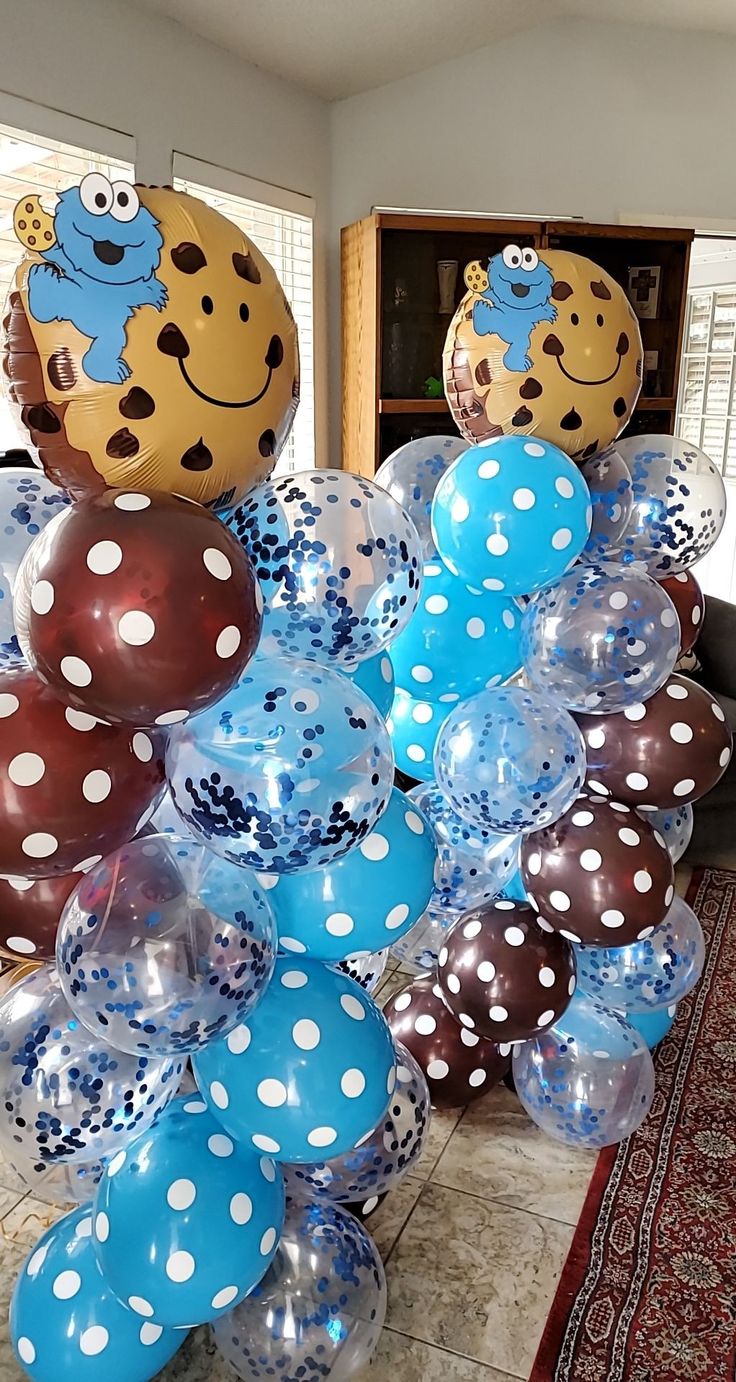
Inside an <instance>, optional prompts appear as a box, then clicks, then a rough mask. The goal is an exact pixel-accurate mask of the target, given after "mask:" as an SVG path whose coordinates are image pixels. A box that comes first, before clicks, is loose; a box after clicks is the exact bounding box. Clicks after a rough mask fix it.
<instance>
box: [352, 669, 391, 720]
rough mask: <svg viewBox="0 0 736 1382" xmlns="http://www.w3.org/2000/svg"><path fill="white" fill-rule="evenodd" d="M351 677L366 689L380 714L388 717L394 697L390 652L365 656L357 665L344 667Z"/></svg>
mask: <svg viewBox="0 0 736 1382" xmlns="http://www.w3.org/2000/svg"><path fill="white" fill-rule="evenodd" d="M343 670H344V671H345V673H346V675H348V676H349V677H350V679H351V681H354V682H355V685H356V686H359V687H360V689H361V691H365V694H366V696H367V697H368V699H369V701H373V704H374V705H375V707H376V709H377V711H378V713H379V715H381V716H382V717H383V719H384V720H385V719H386V716H387V715H388V713H389V711H390V709H391V703H392V701H393V698H394V682H395V678H394V669H393V664H392V662H391V658H390V657H389V655H388V653H376V656H375V657H367V658H364V660H363V661H362V662H359V663H358V664H357V666H356V667H345V668H344V669H343Z"/></svg>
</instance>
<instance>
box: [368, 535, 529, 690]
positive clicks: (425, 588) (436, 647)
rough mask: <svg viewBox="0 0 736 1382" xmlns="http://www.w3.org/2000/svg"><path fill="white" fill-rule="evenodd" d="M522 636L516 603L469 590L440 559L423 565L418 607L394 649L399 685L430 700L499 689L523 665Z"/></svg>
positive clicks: (504, 597) (480, 591) (486, 593)
mask: <svg viewBox="0 0 736 1382" xmlns="http://www.w3.org/2000/svg"><path fill="white" fill-rule="evenodd" d="M520 633H521V612H520V610H519V608H518V606H517V605H516V602H515V601H514V600H512V599H509V598H508V597H506V596H504V595H494V594H491V593H490V592H489V591H485V590H476V589H474V588H472V587H471V586H468V585H466V583H465V581H463V580H461V579H460V577H459V576H453V575H452V573H451V572H450V571H448V569H447V567H446V566H445V565H444V564H443V562H441V561H439V560H437V559H436V560H435V561H428V562H425V564H424V571H423V578H422V593H421V596H420V599H419V604H418V606H417V608H416V610H415V612H414V614H413V615H412V618H411V619H410V621H409V623H408V625H407V627H406V628H405V629H404V631H403V633H401V634H399V637H398V638H397V639H396V641H395V642H394V643H392V645H391V661H392V663H393V667H394V674H395V676H396V681H397V682H398V684H399V686H401V687H403V688H404V690H406V691H408V692H410V693H411V695H412V696H415V697H417V698H419V699H421V698H422V697H424V696H427V697H429V699H430V700H431V701H440V700H441V698H442V697H448V696H451V695H452V694H453V693H454V694H455V695H456V696H469V695H470V694H471V692H473V691H480V690H481V689H482V688H483V687H484V686H498V685H499V684H500V683H501V682H503V681H507V680H508V678H509V677H511V676H513V675H514V673H515V672H518V670H519V668H520V666H521V649H520ZM442 703H443V704H447V701H444V702H442Z"/></svg>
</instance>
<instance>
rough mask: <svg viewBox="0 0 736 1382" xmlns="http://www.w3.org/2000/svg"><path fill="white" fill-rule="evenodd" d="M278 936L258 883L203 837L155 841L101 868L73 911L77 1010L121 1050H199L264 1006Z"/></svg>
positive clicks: (68, 963)
mask: <svg viewBox="0 0 736 1382" xmlns="http://www.w3.org/2000/svg"><path fill="white" fill-rule="evenodd" d="M276 948H277V937H276V926H275V922H274V918H273V913H272V910H271V907H270V905H269V902H268V900H267V897H266V894H265V893H264V892H263V891H262V889H261V888H260V887H259V886H258V883H257V881H256V875H254V874H251V873H249V872H244V871H243V870H242V869H240V868H237V867H236V866H235V865H234V864H231V863H229V862H228V861H227V860H226V859H220V858H218V856H217V855H216V854H213V853H212V851H211V850H209V849H205V848H204V846H203V845H200V844H197V843H196V842H195V841H194V840H183V839H180V838H178V837H177V836H176V835H168V834H160V835H147V836H143V837H141V838H139V839H137V840H133V841H131V843H130V844H127V845H123V846H122V847H121V848H120V849H117V850H115V852H114V853H113V854H110V855H108V857H107V858H106V859H104V860H103V861H102V862H101V863H99V864H96V865H95V866H94V868H92V869H91V870H90V871H89V873H88V874H87V875H86V876H85V877H84V878H83V879H82V881H81V882H80V883H79V885H78V887H77V888H76V889H75V891H74V892H73V893H72V895H71V897H70V898H69V901H68V902H67V904H66V906H65V908H64V911H63V913H62V917H61V921H60V923H59V930H58V934H57V940H56V962H57V969H58V972H59V976H60V979H61V985H62V988H63V990H64V993H65V995H66V998H67V1000H68V1002H69V1006H70V1007H71V1008H72V1010H73V1011H74V1012H75V1013H76V1015H77V1017H79V1018H80V1020H81V1021H82V1022H83V1023H84V1025H85V1027H87V1028H88V1029H89V1031H91V1032H92V1033H94V1034H95V1035H97V1036H99V1037H101V1038H102V1039H104V1040H107V1041H108V1042H110V1043H111V1044H112V1045H113V1046H115V1047H116V1048H117V1049H118V1050H120V1051H129V1052H131V1054H133V1055H136V1054H137V1053H139V1052H143V1053H145V1054H150V1055H169V1054H183V1053H188V1052H190V1051H196V1050H197V1048H198V1047H200V1046H202V1045H204V1044H206V1042H208V1041H212V1039H213V1037H216V1036H221V1035H225V1034H226V1033H227V1032H229V1031H230V1030H231V1029H232V1028H233V1027H235V1026H237V1024H238V1023H239V1022H242V1021H243V1019H244V1018H245V1017H246V1016H247V1014H248V1013H249V1012H250V1010H251V1008H253V1007H255V1005H256V1003H257V1002H258V1000H259V998H260V997H261V994H262V993H263V992H264V990H265V988H266V985H267V984H268V981H269V979H270V977H271V974H272V971H273V966H274V963H275V959H276Z"/></svg>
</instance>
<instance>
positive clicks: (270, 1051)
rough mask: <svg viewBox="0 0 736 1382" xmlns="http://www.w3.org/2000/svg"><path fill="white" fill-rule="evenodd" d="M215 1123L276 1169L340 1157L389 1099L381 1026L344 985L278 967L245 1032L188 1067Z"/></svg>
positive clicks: (334, 976)
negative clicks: (321, 1156)
mask: <svg viewBox="0 0 736 1382" xmlns="http://www.w3.org/2000/svg"><path fill="white" fill-rule="evenodd" d="M193 1064H194V1073H195V1076H196V1080H197V1084H198V1085H199V1088H200V1090H201V1091H202V1095H203V1097H204V1098H205V1099H206V1101H207V1103H208V1105H209V1107H210V1110H211V1112H212V1114H213V1116H214V1117H216V1118H217V1119H218V1121H219V1122H220V1123H222V1125H223V1128H224V1129H225V1131H226V1132H228V1133H229V1134H230V1135H231V1136H232V1137H234V1138H235V1139H236V1140H239V1141H242V1142H243V1143H244V1144H245V1145H246V1146H248V1147H255V1149H256V1151H260V1152H266V1153H267V1154H268V1155H269V1156H275V1157H278V1158H279V1160H280V1161H307V1162H310V1161H313V1160H314V1157H315V1153H317V1154H318V1153H319V1152H321V1151H324V1152H326V1153H327V1152H328V1149H329V1153H328V1154H329V1155H330V1156H340V1155H341V1153H342V1152H346V1151H348V1150H349V1149H350V1148H351V1147H354V1146H355V1144H356V1142H358V1141H359V1140H360V1138H361V1137H364V1136H365V1134H366V1133H368V1132H371V1131H372V1129H373V1128H374V1127H375V1126H376V1123H377V1122H378V1120H379V1118H381V1117H382V1116H383V1114H384V1112H385V1109H386V1106H387V1104H388V1101H389V1098H390V1096H391V1094H392V1093H393V1090H394V1084H395V1082H396V1072H395V1063H394V1049H393V1044H392V1040H391V1033H390V1032H389V1029H388V1026H387V1023H386V1020H385V1018H384V1017H383V1014H382V1013H380V1012H379V1010H378V1008H377V1007H376V1005H375V1003H374V1002H373V1001H372V999H371V998H369V997H368V995H367V994H366V993H365V992H364V991H363V989H361V988H360V986H359V985H358V984H356V983H355V982H354V981H353V980H352V979H349V978H348V977H347V975H345V974H342V973H340V971H339V970H336V969H328V968H327V967H326V966H325V965H322V964H320V963H319V962H318V961H317V960H308V959H300V958H298V957H288V958H281V959H279V960H277V962H276V970H275V973H274V976H273V979H272V980H271V983H270V984H269V986H268V989H267V990H266V993H265V995H264V997H263V999H262V1000H261V1002H260V1003H259V1005H258V1007H257V1008H256V1009H255V1012H253V1013H252V1014H251V1016H250V1017H249V1019H248V1022H247V1023H244V1024H243V1025H242V1026H240V1027H236V1028H235V1030H234V1031H233V1032H231V1033H230V1035H229V1036H228V1037H226V1038H225V1039H224V1040H222V1041H215V1042H212V1043H210V1045H209V1046H207V1047H205V1048H204V1049H203V1050H202V1051H200V1052H198V1053H196V1054H195V1055H194V1057H193Z"/></svg>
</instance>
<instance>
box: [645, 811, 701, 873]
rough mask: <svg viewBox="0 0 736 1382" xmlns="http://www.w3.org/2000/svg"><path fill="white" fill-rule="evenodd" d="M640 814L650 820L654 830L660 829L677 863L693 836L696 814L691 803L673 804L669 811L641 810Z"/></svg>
mask: <svg viewBox="0 0 736 1382" xmlns="http://www.w3.org/2000/svg"><path fill="white" fill-rule="evenodd" d="M639 814H640V815H641V816H643V818H644V820H645V821H648V822H649V824H650V825H651V827H652V829H653V830H658V831H659V833H660V835H661V836H662V838H663V840H664V842H665V844H666V846H667V848H668V850H669V852H670V856H671V859H672V862H673V864H676V863H677V862H678V861H679V860H680V859H681V858H682V856H683V854H684V853H685V850H686V849H687V847H688V845H689V844H690V840H691V838H692V833H693V825H694V823H695V816H694V813H693V808H692V806H691V805H690V803H689V802H686V803H685V804H684V806H673V807H672V808H671V809H670V810H669V811H640V812H639Z"/></svg>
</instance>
